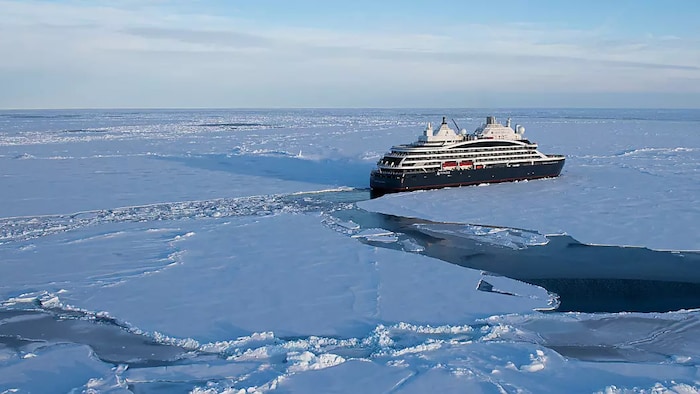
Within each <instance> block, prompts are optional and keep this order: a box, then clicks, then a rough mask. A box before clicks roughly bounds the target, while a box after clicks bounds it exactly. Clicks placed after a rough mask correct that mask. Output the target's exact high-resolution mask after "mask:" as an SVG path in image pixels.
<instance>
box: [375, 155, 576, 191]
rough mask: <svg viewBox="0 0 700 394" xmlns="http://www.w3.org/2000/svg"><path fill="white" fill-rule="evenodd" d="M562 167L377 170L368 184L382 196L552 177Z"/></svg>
mask: <svg viewBox="0 0 700 394" xmlns="http://www.w3.org/2000/svg"><path fill="white" fill-rule="evenodd" d="M563 167H564V159H561V160H554V161H547V162H543V163H535V164H528V165H522V164H521V165H519V166H517V167H513V166H504V167H489V168H481V169H474V170H466V169H465V170H460V169H455V170H449V171H446V170H443V171H434V172H418V173H404V174H398V175H396V174H385V173H380V172H379V171H377V170H374V171H372V174H371V175H370V180H369V185H370V189H371V194H372V197H379V196H381V195H384V194H387V193H396V192H402V191H409V190H421V189H439V188H443V187H455V186H467V185H478V184H481V183H498V182H512V181H520V180H526V179H538V178H551V177H557V176H559V174H560V173H561V170H562V168H563Z"/></svg>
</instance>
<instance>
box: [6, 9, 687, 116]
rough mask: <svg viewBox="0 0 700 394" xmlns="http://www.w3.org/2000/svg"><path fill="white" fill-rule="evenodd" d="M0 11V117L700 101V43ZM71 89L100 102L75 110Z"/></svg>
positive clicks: (151, 12) (480, 27) (133, 13)
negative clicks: (541, 99)
mask: <svg viewBox="0 0 700 394" xmlns="http://www.w3.org/2000/svg"><path fill="white" fill-rule="evenodd" d="M0 9H2V10H3V12H2V13H0V59H2V60H0V75H1V76H0V82H2V79H5V80H6V81H10V80H14V81H15V82H14V83H12V84H11V86H12V88H11V89H5V90H4V91H2V92H0V107H1V106H8V105H11V104H12V103H13V102H15V101H16V99H17V97H18V96H22V97H25V100H26V102H28V103H31V102H32V100H35V101H36V102H41V103H44V104H36V105H46V106H62V105H65V104H63V103H66V102H67V99H69V101H70V102H71V103H76V104H71V105H74V106H92V105H95V106H140V105H146V104H147V105H149V106H160V105H158V104H157V103H158V102H163V103H164V104H163V105H173V106H239V105H243V106H250V105H247V104H249V103H251V100H255V102H254V106H267V105H274V106H325V105H331V106H343V105H357V104H355V103H360V102H361V100H362V99H363V97H364V98H365V99H366V100H367V102H369V101H370V100H369V97H372V102H373V103H377V102H385V104H384V105H387V106H392V102H395V101H396V100H397V97H399V98H401V97H406V96H413V98H412V99H411V102H414V103H416V104H419V103H420V102H421V100H422V99H423V98H426V99H425V103H426V104H431V103H435V101H434V100H435V97H438V98H440V97H443V96H444V97H445V98H441V99H440V100H443V102H445V103H453V104H452V106H455V105H461V104H462V103H456V102H454V100H449V99H447V98H446V97H447V96H451V97H456V96H458V95H459V94H460V93H459V92H462V96H469V95H473V94H479V92H488V94H489V95H493V96H494V97H497V96H498V95H499V94H500V95H503V96H504V97H505V96H506V95H508V94H509V93H510V92H513V91H517V92H521V94H522V95H523V97H525V96H526V94H527V92H531V93H532V96H533V97H535V96H536V95H540V96H541V95H542V94H546V93H547V92H569V93H576V92H644V91H648V92H664V91H665V92H674V91H680V92H686V93H698V94H700V83H699V82H698V78H699V76H700V73H699V71H700V66H698V65H700V54H698V51H696V50H693V48H696V47H697V46H698V42H696V41H693V39H688V38H683V37H667V36H662V37H653V36H645V37H634V38H633V39H630V38H621V37H619V36H617V35H615V34H614V32H611V31H606V30H604V29H601V28H597V27H591V28H590V29H588V30H576V29H567V28H561V27H552V26H546V25H540V24H531V23H502V24H467V23H465V24H462V25H460V26H458V27H454V26H450V27H449V28H441V27H440V26H437V27H435V26H427V27H423V26H410V27H407V28H406V30H405V31H401V30H396V29H394V30H390V31H387V30H382V29H377V30H374V31H369V30H367V31H353V30H348V28H347V27H345V28H341V27H338V28H335V29H330V28H319V27H315V26H305V27H298V26H296V27H291V26H288V25H285V24H282V23H279V22H278V23H275V24H272V23H271V22H269V21H264V20H247V19H245V18H241V17H240V16H236V15H216V14H207V13H206V12H204V11H201V10H199V11H197V10H194V11H193V10H192V6H189V7H188V8H182V3H176V2H171V1H162V2H156V3H153V2H147V3H141V2H134V1H121V2H120V1H110V2H108V1H97V2H91V3H85V2H77V1H75V2H74V1H69V2H64V3H58V2H37V1H27V2H24V1H22V2H19V1H2V0H0ZM17 80H21V81H23V83H22V84H18V83H17V82H16V81H17ZM39 81H41V82H39ZM678 81H685V83H679V82H678ZM39 83H41V87H40V86H39V85H38V84H39ZM7 86H10V84H9V83H8V85H7ZM47 86H54V87H55V88H54V89H49V91H48V92H47V89H46V87H47ZM21 87H24V89H23V90H24V91H20V89H21ZM66 89H72V90H74V91H76V92H82V93H85V92H90V91H95V90H96V91H101V92H109V94H107V95H104V97H98V98H93V99H91V101H90V102H89V103H87V104H81V95H79V94H68V93H66V92H65V91H66ZM431 90H434V91H437V93H436V94H435V95H432V94H431V93H429V92H431ZM32 91H34V92H37V94H35V95H32V93H31V92H32ZM38 92H41V93H42V94H39V93H38ZM62 92H63V93H62ZM440 92H443V93H444V94H442V95H441V94H440ZM455 92H457V93H456V94H455ZM475 92H476V93H475ZM428 96H430V97H431V99H427V97H428ZM178 98H179V100H180V104H177V100H178ZM217 100H218V101H217ZM382 100H384V101H382ZM359 105H362V104H359ZM367 105H369V104H367ZM374 105H376V104H374ZM467 105H468V104H467Z"/></svg>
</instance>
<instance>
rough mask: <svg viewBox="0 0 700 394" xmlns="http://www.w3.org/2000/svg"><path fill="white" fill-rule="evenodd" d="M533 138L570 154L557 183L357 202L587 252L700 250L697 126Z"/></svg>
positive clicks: (547, 133) (552, 126)
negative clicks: (525, 234) (560, 237)
mask: <svg viewBox="0 0 700 394" xmlns="http://www.w3.org/2000/svg"><path fill="white" fill-rule="evenodd" d="M533 123H534V124H533V126H534V127H529V126H528V129H529V130H532V131H531V132H528V134H532V135H530V136H529V138H532V139H533V140H534V141H536V142H538V143H539V145H540V150H541V151H543V152H545V153H560V154H565V155H566V156H567V161H566V164H565V166H564V170H563V172H562V174H561V175H560V177H559V178H556V179H545V180H536V181H525V182H517V183H507V184H494V185H483V186H482V187H462V188H452V189H445V190H432V191H418V192H412V193H399V194H394V195H386V196H383V197H381V198H379V199H375V200H372V201H365V202H361V203H360V204H359V206H360V207H362V208H364V209H368V210H372V211H376V212H383V213H387V214H393V215H399V216H410V217H417V218H423V219H429V220H434V221H444V222H461V223H471V224H480V225H491V226H501V227H513V228H521V229H528V230H535V231H538V232H539V233H541V234H545V235H546V234H569V235H571V236H572V237H573V238H575V239H576V240H578V241H579V242H582V243H587V244H598V245H620V246H642V247H648V248H651V249H660V250H700V238H698V237H697V236H696V234H697V233H698V232H699V231H700V228H699V227H698V223H700V203H699V202H700V200H698V197H697V196H698V185H700V134H698V133H697V132H696V130H697V121H696V120H694V121H667V122H662V121H657V120H647V121H639V120H615V119H600V120H595V121H594V120H587V121H581V122H576V121H575V120H570V121H566V122H560V121H556V120H554V121H551V122H545V121H542V120H539V121H535V122H533Z"/></svg>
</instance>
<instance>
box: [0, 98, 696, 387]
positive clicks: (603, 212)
mask: <svg viewBox="0 0 700 394" xmlns="http://www.w3.org/2000/svg"><path fill="white" fill-rule="evenodd" d="M450 111H452V112H450ZM496 112H497V113H496V115H497V116H500V115H501V114H502V113H501V112H498V111H496ZM515 112H516V113H515V114H513V116H514V118H515V115H518V119H517V121H518V123H521V124H524V125H525V126H526V127H527V129H528V137H530V138H532V139H533V140H535V141H537V142H539V143H540V145H541V149H542V150H543V151H544V152H548V153H562V154H566V155H567V164H566V166H565V170H564V173H563V174H562V176H561V177H560V178H557V179H548V180H541V181H531V182H520V183H513V184H501V185H488V186H484V187H465V188H457V189H446V190H439V191H428V192H416V193H402V194H396V195H388V196H384V197H382V198H379V199H375V200H370V201H361V200H366V199H367V197H368V193H367V191H366V190H362V188H366V187H367V183H368V175H369V171H370V169H371V168H372V167H373V165H374V162H375V161H376V159H377V158H378V157H379V155H381V154H382V152H384V151H385V150H386V149H388V148H389V146H390V145H392V144H395V143H400V142H410V141H411V140H412V139H414V138H415V136H416V135H417V133H418V132H419V131H420V130H422V126H421V124H422V123H423V122H424V121H435V120H436V119H439V116H442V115H443V114H442V111H438V110H430V111H422V110H274V111H273V110H269V111H267V110H250V111H242V110H241V111H228V110H199V111H146V110H143V111H142V110H130V111H63V112H62V111H34V112H32V113H31V114H28V115H31V116H27V114H24V113H17V112H16V111H14V112H13V111H2V112H0V167H1V168H3V171H2V172H1V173H0V392H5V391H7V392H13V391H14V390H18V391H19V392H46V391H60V392H70V391H74V392H83V391H84V392H115V393H119V392H199V393H205V392H206V393H239V392H318V391H323V392H369V393H371V392H387V391H395V392H409V393H411V392H464V391H468V392H475V393H479V392H481V393H492V392H551V391H553V390H560V389H563V390H566V391H571V392H610V393H622V392H678V393H689V392H698V389H699V388H700V375H698V370H697V360H699V359H700V348H698V346H697V344H696V342H697V341H696V338H697V336H698V334H700V333H698V328H697V327H700V324H697V320H698V318H699V317H698V316H699V315H698V313H697V311H696V310H682V311H676V312H666V313H646V314H645V313H615V314H611V313H596V314H587V313H559V312H547V313H542V312H538V310H546V309H548V308H549V307H551V302H552V297H553V296H552V295H551V294H549V293H548V292H547V291H546V290H545V289H543V288H540V287H536V286H532V285H529V284H527V283H523V282H519V281H517V280H513V279H510V278H507V277H502V276H496V275H494V274H490V273H486V272H481V271H478V270H473V269H468V268H465V267H461V266H458V265H454V264H450V263H447V262H446V261H442V260H439V259H437V258H432V257H428V256H426V255H425V254H424V253H426V247H425V246H424V245H423V244H421V242H419V241H418V240H417V239H413V238H411V235H410V234H407V233H403V232H401V231H402V230H400V229H397V228H384V227H386V226H384V225H383V222H382V220H378V219H377V217H376V216H371V214H368V213H367V212H364V211H362V210H360V209H357V208H356V206H357V207H360V208H364V209H367V210H370V211H380V212H386V213H390V214H394V215H401V216H413V217H419V218H424V219H432V220H433V221H436V222H450V223H454V222H458V223H464V225H462V226H455V225H451V224H441V223H419V224H416V225H415V226H416V227H415V228H416V229H419V230H420V231H421V232H423V233H424V234H428V235H434V236H436V237H437V236H440V237H444V238H445V239H447V238H449V239H450V240H453V241H454V242H458V241H459V240H460V239H462V240H468V241H470V242H474V243H478V244H479V245H480V246H479V247H480V249H479V250H481V251H488V250H502V251H503V253H502V254H500V255H501V256H508V258H509V259H510V260H509V261H511V260H512V261H514V262H516V263H518V264H526V263H527V261H528V260H527V259H528V258H532V257H531V256H532V255H530V254H528V253H529V251H533V250H534V249H536V248H538V247H539V246H541V245H550V246H551V245H552V244H554V243H556V242H553V241H552V240H551V238H548V237H546V235H548V234H553V233H555V234H560V233H567V234H570V235H572V236H573V237H574V238H576V239H577V240H579V241H581V242H586V243H596V244H613V245H639V246H645V247H649V248H654V249H672V250H697V249H700V244H698V239H697V236H696V234H697V233H698V231H697V230H698V227H697V226H698V224H697V223H700V222H699V221H698V219H700V217H699V215H700V213H699V212H700V211H699V210H700V204H697V195H698V193H697V192H698V190H697V189H698V185H700V178H698V177H699V176H700V175H699V174H700V171H699V170H700V167H699V166H700V157H699V154H700V143H699V141H700V136H699V135H698V134H697V133H696V132H694V131H695V130H696V129H697V122H698V121H700V116H699V115H698V114H697V113H696V112H693V111H689V112H681V113H677V112H673V111H671V112H664V111H661V112H658V113H657V112H651V111H647V112H644V111H642V112H635V111H612V112H611V111H597V112H596V111H595V110H588V111H586V110H580V111H577V110H569V111H568V112H567V111H559V110H553V111H538V110H527V111H526V110H519V111H515ZM487 114H490V112H489V113H484V111H470V112H467V113H466V115H467V117H468V118H469V119H468V120H467V121H466V122H465V121H463V120H461V119H463V118H464V116H465V112H464V111H455V110H448V111H445V115H447V116H449V117H455V118H457V119H460V123H462V124H463V125H464V126H467V125H466V124H465V123H467V122H472V123H474V125H477V124H478V123H481V118H482V117H483V116H485V115H487ZM68 115H70V116H68ZM503 115H505V113H503ZM514 120H515V119H514ZM467 127H469V126H467ZM356 201H360V202H358V203H357V204H355V202H356ZM347 212H353V213H354V214H355V216H353V217H352V219H351V218H349V217H348V215H344V214H343V213H347ZM363 215H364V216H363ZM350 216H352V215H350ZM464 247H467V246H464ZM428 249H429V247H428ZM534 255H535V256H537V254H536V253H535V254H534ZM485 256H488V255H485ZM486 258H487V257H486ZM543 258H544V257H543ZM546 263H547V264H549V265H550V266H554V265H555V263H556V262H546ZM547 264H544V265H543V267H545V266H547ZM596 267H597V266H596V265H595V264H590V266H589V267H588V269H597V268H601V267H597V268H596ZM625 267H626V266H625ZM623 268H624V267H623ZM601 269H602V268H601ZM621 269H622V268H621ZM625 269H627V268H625ZM686 269H688V270H692V267H686ZM611 270H613V269H612V268H611ZM613 271H614V270H613Z"/></svg>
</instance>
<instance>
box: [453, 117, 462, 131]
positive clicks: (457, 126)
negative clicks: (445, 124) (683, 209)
mask: <svg viewBox="0 0 700 394" xmlns="http://www.w3.org/2000/svg"><path fill="white" fill-rule="evenodd" d="M452 123H454V124H455V127H456V128H457V131H459V130H462V129H460V128H459V125H458V124H457V122H455V119H454V118H452Z"/></svg>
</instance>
